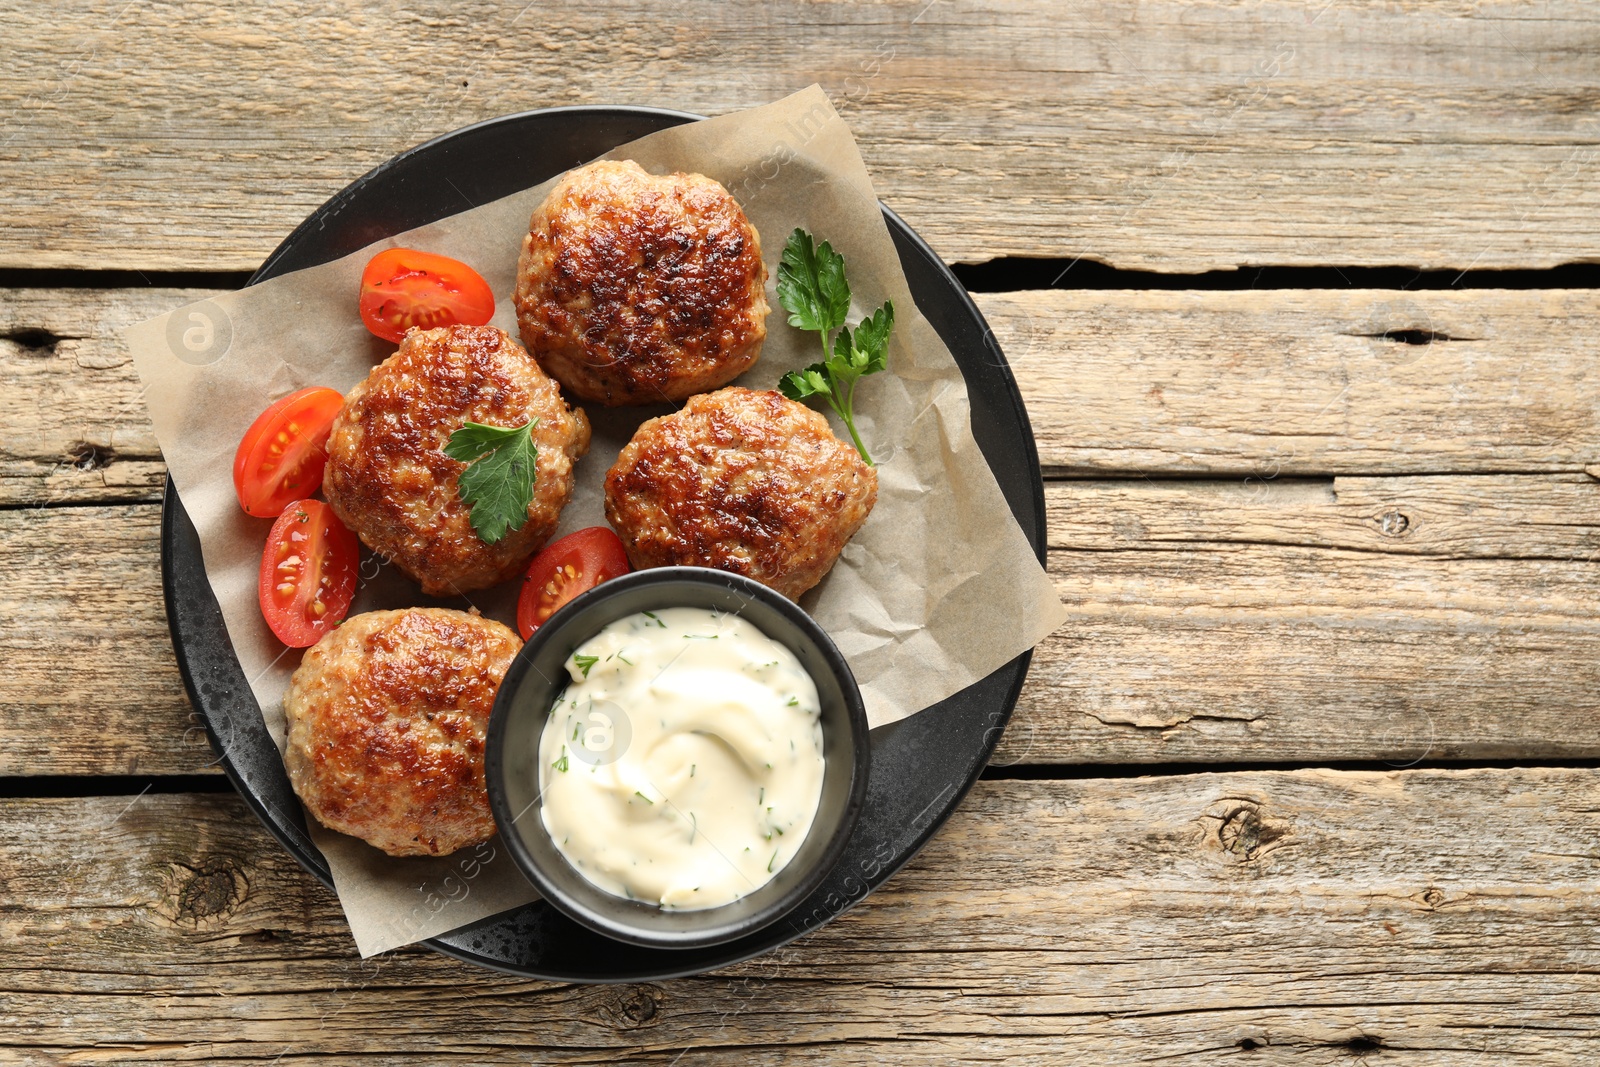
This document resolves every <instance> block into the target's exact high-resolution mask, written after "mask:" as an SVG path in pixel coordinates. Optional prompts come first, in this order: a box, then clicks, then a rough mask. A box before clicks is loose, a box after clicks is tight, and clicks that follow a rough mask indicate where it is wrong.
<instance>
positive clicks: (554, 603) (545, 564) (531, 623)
mask: <svg viewBox="0 0 1600 1067" xmlns="http://www.w3.org/2000/svg"><path fill="white" fill-rule="evenodd" d="M631 569H632V568H630V567H629V566H628V554H627V553H626V552H624V551H623V549H622V542H621V541H619V540H618V539H617V535H616V534H614V533H612V532H611V531H610V530H608V529H606V528H605V527H604V526H590V527H589V528H588V529H585V530H579V531H577V532H576V533H569V534H568V535H567V536H565V537H563V538H562V539H561V540H559V541H557V542H555V543H554V544H550V545H546V546H545V547H544V550H543V551H542V552H540V553H539V554H538V555H537V556H534V557H533V562H532V563H530V564H528V576H527V577H526V578H524V579H523V580H522V595H521V596H520V597H518V598H517V629H518V630H519V631H521V633H522V639H523V640H524V641H526V640H527V639H528V638H530V637H532V636H533V631H535V630H537V629H538V628H539V627H540V626H543V625H544V623H545V620H546V619H548V618H550V616H552V615H554V614H555V613H556V611H557V610H558V609H559V608H561V606H562V605H564V604H565V603H566V602H567V601H569V600H571V599H572V598H573V597H575V596H577V595H578V594H579V593H582V592H586V591H588V590H590V589H593V588H594V587H595V586H597V585H599V584H600V583H601V582H609V581H610V580H611V579H613V578H620V577H622V576H623V575H624V574H627V573H628V571H629V570H631Z"/></svg>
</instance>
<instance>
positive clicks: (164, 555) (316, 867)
mask: <svg viewBox="0 0 1600 1067" xmlns="http://www.w3.org/2000/svg"><path fill="white" fill-rule="evenodd" d="M563 114H564V115H572V116H594V117H597V118H598V117H605V118H614V117H618V116H630V115H633V116H648V117H656V118H672V119H676V120H679V123H682V122H693V121H701V120H703V119H704V118H705V117H706V116H703V115H697V114H694V113H692V112H686V111H678V110H674V109H670V108H658V107H649V106H640V105H615V106H608V105H577V106H565V107H551V108H533V109H528V110H525V111H519V112H514V113H511V114H506V115H500V116H496V117H494V118H490V119H485V120H483V121H481V122H476V123H472V124H470V125H467V126H462V127H459V128H457V129H455V130H451V131H448V132H446V133H443V134H440V135H439V136H437V137H433V138H431V139H429V140H427V141H425V142H422V143H421V144H418V145H416V146H414V147H412V148H409V149H406V150H405V151H403V152H401V153H399V154H397V155H395V156H393V157H391V158H389V159H388V160H385V161H384V162H382V163H379V164H378V165H377V166H375V167H373V168H371V169H369V170H368V171H366V172H365V173H363V174H362V175H361V176H360V177H358V178H356V179H354V180H353V181H351V182H350V183H349V184H348V185H346V186H345V187H344V188H343V189H341V190H340V191H339V192H337V193H335V194H334V195H333V196H332V197H330V198H329V199H328V200H326V201H325V202H324V203H323V204H322V205H321V206H319V207H318V208H317V209H316V210H314V211H312V212H311V214H309V215H308V216H307V217H306V219H305V220H303V221H302V222H301V223H300V224H299V225H298V226H296V227H295V229H294V230H292V231H291V232H290V233H289V235H288V236H287V237H285V238H284V239H283V241H282V242H280V243H279V245H278V247H277V248H275V249H274V250H273V251H272V253H271V254H270V255H269V256H268V257H267V258H266V260H265V261H263V263H262V265H261V266H260V267H259V268H258V269H257V270H256V271H255V272H254V273H253V274H252V275H251V276H250V278H249V280H248V281H247V282H246V283H245V284H246V286H247V287H248V286H250V285H255V284H257V283H258V282H261V281H265V280H268V278H270V277H272V276H273V273H272V272H273V268H274V267H275V266H276V264H277V263H278V262H279V261H280V260H281V259H282V258H283V257H284V256H285V255H287V254H288V252H289V251H290V250H291V249H292V248H293V246H294V245H295V244H296V243H297V241H298V240H299V239H301V238H302V237H303V236H304V235H306V234H307V233H309V232H310V231H311V229H312V228H313V223H317V222H322V221H325V220H326V216H328V215H329V214H330V213H337V211H338V210H339V206H340V204H341V202H342V201H344V200H346V199H349V198H353V197H354V196H355V195H356V193H357V192H358V191H359V190H360V189H361V188H362V187H363V186H365V185H366V184H367V183H368V182H370V181H371V180H373V179H375V178H377V177H378V176H380V175H382V174H383V173H384V172H386V171H388V170H390V169H392V168H394V167H396V166H398V165H399V164H401V163H403V162H405V161H407V160H410V159H411V158H413V157H415V156H417V155H419V154H421V153H423V152H426V151H428V150H430V149H433V148H435V147H437V146H440V145H443V144H445V143H446V142H449V141H452V140H454V139H456V138H458V137H462V136H465V135H469V134H473V133H481V132H484V131H486V130H490V129H492V128H493V127H496V126H500V125H515V124H517V123H519V122H524V121H528V120H529V119H533V118H544V117H550V116H555V115H563ZM679 123H674V124H675V125H676V124H679ZM878 206H879V208H880V210H881V211H882V212H883V215H884V218H885V220H886V223H887V225H888V227H889V229H890V231H891V233H892V234H893V235H894V236H895V238H896V239H897V240H899V241H902V242H904V243H906V244H908V245H910V246H911V247H912V248H913V249H914V250H915V251H917V252H918V253H919V254H921V255H922V256H923V257H924V258H925V259H926V260H927V261H928V263H929V264H930V265H931V266H932V267H933V269H934V270H935V271H936V272H937V273H940V274H942V275H943V276H944V279H945V280H946V281H947V282H949V283H950V290H951V291H950V293H949V294H948V296H949V297H950V298H951V299H953V300H955V301H956V302H957V304H958V305H959V310H960V311H961V312H962V313H963V315H964V316H965V317H967V318H969V319H970V320H971V321H972V322H973V323H974V324H976V325H977V326H978V327H980V328H981V331H982V337H983V338H984V339H985V340H987V341H988V347H989V348H990V349H991V351H992V353H993V355H994V357H995V358H994V359H993V360H992V361H991V362H990V363H989V364H988V366H989V369H990V370H991V371H992V372H996V373H997V374H998V376H999V378H1000V381H999V382H998V383H996V384H999V385H1002V386H1003V387H1004V399H1006V400H1007V401H1009V408H1010V413H1011V414H1012V415H1013V417H1014V418H1015V420H1016V429H1017V430H1018V431H1019V432H1018V437H1019V438H1020V443H1021V445H1022V449H1023V453H1024V455H1023V457H1022V458H1023V462H1024V466H1025V467H1026V473H1027V474H1029V475H1031V477H1030V478H1029V479H1028V480H1029V483H1030V489H1031V492H1030V494H1029V495H1030V496H1031V498H1032V499H1031V503H1032V505H1033V523H1032V529H1031V530H1029V529H1027V528H1026V527H1024V533H1025V534H1027V535H1028V539H1029V541H1030V543H1031V545H1032V547H1033V549H1034V554H1035V557H1036V558H1037V559H1038V560H1039V562H1040V564H1041V565H1043V564H1044V563H1045V560H1046V521H1045V509H1044V482H1043V472H1042V469H1041V467H1040V464H1039V456H1038V445H1037V442H1036V440H1035V438H1034V435H1033V427H1032V422H1031V420H1030V419H1029V418H1028V413H1027V409H1026V407H1025V406H1024V404H1023V400H1022V393H1021V390H1020V388H1019V387H1018V385H1017V381H1016V376H1015V374H1014V373H1013V372H1012V369H1011V365H1010V363H1009V361H1008V360H1006V359H1005V356H1004V354H1003V353H1002V352H1001V350H1000V347H999V344H998V342H997V341H995V340H994V331H993V329H992V328H991V327H990V326H989V324H988V321H987V320H986V319H985V318H984V316H983V313H982V312H981V311H980V310H979V309H978V306H977V304H976V303H975V302H974V301H973V299H972V297H971V294H970V293H968V292H967V290H966V287H965V286H964V285H962V284H961V283H960V281H959V280H958V279H956V277H955V276H954V274H952V273H951V271H950V269H949V267H948V266H947V265H946V264H945V263H944V261H943V260H942V259H941V258H940V257H939V256H938V254H937V253H935V252H934V250H933V249H932V247H931V246H930V245H929V244H928V243H927V242H926V241H925V240H923V238H922V237H921V235H920V234H918V233H917V232H916V231H915V230H914V229H912V228H911V226H909V225H908V224H907V223H906V222H905V220H904V219H902V218H901V217H900V216H899V215H898V214H897V213H896V212H895V211H893V210H892V209H891V208H889V207H888V206H887V205H885V204H884V203H883V202H882V201H881V200H880V201H879V202H878ZM963 376H965V372H964V373H963ZM177 502H178V497H177V489H176V486H175V485H174V483H173V481H172V478H171V476H170V475H169V476H168V477H167V480H166V485H165V490H164V492H163V497H162V521H161V581H162V594H163V601H164V604H165V608H166V616H167V626H168V631H169V633H170V636H171V639H172V645H173V654H174V658H175V659H177V661H178V669H179V674H180V676H181V677H182V679H183V684H184V690H185V692H186V693H187V695H188V697H189V701H190V704H191V706H192V707H193V708H194V709H195V711H196V712H197V713H198V714H199V716H200V718H201V720H202V722H203V724H204V727H205V731H206V737H207V739H208V741H209V742H210V745H211V748H212V751H213V752H214V753H215V754H216V756H217V759H216V760H215V761H214V765H217V766H220V767H221V768H222V770H223V772H224V773H225V774H226V776H227V778H228V780H229V781H230V782H231V783H232V784H233V786H234V789H235V790H236V791H237V792H238V793H239V794H240V795H241V796H242V797H243V798H244V799H245V802H246V804H247V806H248V807H249V808H250V809H251V811H252V812H253V813H254V814H255V815H256V817H257V819H258V820H259V821H260V822H261V823H262V825H263V826H265V827H266V829H267V831H268V832H269V833H270V834H271V835H272V836H273V837H274V838H275V839H277V841H278V842H279V843H280V844H281V845H283V847H284V848H285V849H286V850H287V851H288V852H289V854H290V855H291V856H293V857H294V858H295V860H296V861H297V862H298V863H299V864H300V865H301V866H302V867H304V868H305V869H306V871H307V872H308V873H310V874H311V875H312V876H313V877H315V878H316V879H317V880H318V881H319V882H321V883H322V884H323V885H325V886H327V887H328V888H330V889H332V888H333V876H332V872H331V871H330V870H329V868H328V866H327V863H326V860H325V859H324V857H323V856H322V853H321V851H320V850H319V849H317V847H316V845H315V844H314V843H313V842H311V840H310V839H309V837H300V836H298V835H296V834H292V833H290V832H289V831H288V830H287V829H285V828H284V827H282V826H281V825H280V824H279V823H278V821H277V820H276V819H275V818H273V817H272V813H271V811H270V808H269V806H268V805H267V804H266V803H265V802H264V801H263V800H262V799H261V798H260V797H259V796H258V795H257V794H256V792H255V790H254V789H253V788H252V787H251V786H250V784H249V783H248V782H247V781H245V780H244V778H243V777H242V775H241V773H240V772H239V769H238V768H237V766H236V765H235V764H234V762H233V760H232V759H231V758H230V757H229V756H228V754H227V751H226V749H225V748H224V746H223V744H222V741H221V739H220V738H219V737H218V735H217V732H216V729H215V727H214V726H213V723H212V721H211V717H210V716H209V714H208V713H207V711H206V705H205V703H204V700H203V699H202V695H201V692H200V689H199V686H198V680H197V679H196V678H195V676H194V673H193V669H192V665H191V664H190V662H189V658H188V655H187V654H186V650H185V646H184V644H183V642H182V640H181V638H180V624H179V619H178V611H177V607H176V604H175V601H176V599H177V590H176V579H175V577H174V574H173V566H172V563H173V553H174V550H175V545H176V527H177V517H178V514H179V513H180V512H181V504H179V506H178V507H177V508H174V506H173V505H174V504H175V503H177ZM1013 511H1014V509H1013ZM184 517H185V518H187V515H186V514H184ZM1013 517H1015V515H1013ZM1032 658H1033V650H1032V649H1029V650H1027V651H1025V652H1023V653H1021V654H1020V655H1019V656H1017V657H1015V658H1014V659H1012V660H1011V661H1010V662H1008V663H1006V664H1004V665H1002V666H1001V667H999V668H997V669H996V671H995V672H993V674H999V673H1001V672H1008V673H1010V675H1011V682H1010V684H1009V685H1008V686H1007V688H1006V691H1005V696H1004V700H1003V701H1002V703H1001V706H1000V709H999V711H998V713H997V715H996V716H995V718H994V721H993V726H992V727H991V728H989V729H988V730H986V731H985V733H984V735H983V739H982V740H981V741H980V742H979V744H978V745H977V746H976V751H975V756H977V757H978V758H976V759H975V760H974V761H973V763H972V769H971V771H970V773H968V774H967V775H966V777H965V779H964V780H962V781H960V782H958V783H957V786H956V789H955V790H954V792H953V793H952V795H951V796H950V797H949V799H948V800H946V801H945V802H944V803H943V806H942V808H941V810H940V811H939V812H938V814H937V815H935V816H934V818H933V819H932V820H931V822H930V823H929V825H928V826H927V827H926V829H924V830H923V831H922V832H921V833H919V834H918V835H917V836H916V837H914V838H913V839H912V840H911V841H910V843H909V844H907V845H905V846H903V847H902V848H901V850H900V854H899V855H898V856H896V857H895V858H894V860H893V861H891V862H889V863H887V864H885V865H884V866H883V867H882V868H881V869H880V870H879V871H878V873H877V874H875V875H873V876H872V877H871V879H870V883H871V884H870V885H869V886H868V887H867V888H866V890H865V892H863V893H861V894H860V895H859V896H857V897H855V898H854V899H853V900H850V901H848V902H847V903H846V904H845V905H844V906H843V907H841V908H839V909H838V910H837V911H834V912H832V914H830V915H829V916H828V917H827V919H826V920H824V922H825V923H826V922H832V921H834V920H835V919H837V918H838V917H839V916H840V915H843V914H844V913H845V912H847V911H849V910H850V909H851V908H853V907H855V906H856V905H857V904H859V903H860V902H861V901H862V900H864V899H866V897H867V896H869V895H870V894H871V892H872V891H873V890H875V889H876V888H877V887H879V886H881V885H882V884H883V883H884V882H885V881H887V880H888V879H889V878H891V877H893V876H894V874H895V873H896V872H898V871H899V870H900V869H901V868H903V867H904V866H905V865H906V864H907V863H909V862H910V861H911V860H912V859H914V858H915V857H916V855H917V854H918V853H919V852H920V851H921V850H922V849H923V848H924V847H925V846H926V845H927V843H928V842H929V841H930V840H931V839H932V838H933V836H934V835H935V834H936V833H938V832H939V830H941V829H942V828H943V827H944V824H945V823H946V822H947V821H948V820H949V818H950V816H951V814H953V813H954V811H955V809H956V808H957V807H959V806H960V804H961V802H962V800H964V799H965V798H966V796H967V795H968V794H969V793H970V792H971V791H972V787H973V786H974V785H975V784H976V783H977V781H978V779H979V778H980V777H981V775H982V773H983V769H984V768H985V767H986V766H987V765H988V759H989V757H990V756H991V755H992V754H993V752H994V749H995V746H996V745H997V744H998V743H999V739H1000V736H1001V734H1002V733H1003V731H1004V728H1005V727H1006V726H1007V725H1008V724H1009V723H1010V721H1011V717H1012V714H1013V712H1014V711H1015V709H1016V704H1017V700H1018V698H1019V696H1020V695H1021V692H1022V687H1023V684H1024V683H1025V682H1026V679H1027V673H1028V668H1029V666H1030V664H1031V662H1032ZM993 674H991V675H990V677H992V676H993ZM506 914H510V913H502V914H500V915H494V916H488V917H485V918H484V919H481V920H479V921H478V922H475V923H472V924H469V925H467V926H464V927H460V928H458V929H456V930H453V931H450V932H449V933H446V934H441V935H437V936H435V937H431V938H427V939H425V940H423V941H420V942H417V943H418V944H422V945H426V946H427V947H429V948H431V949H433V950H434V951H436V952H439V953H441V954H443V955H446V956H450V957H453V958H455V959H459V960H461V961H463V962H466V963H471V964H474V965H476V966H479V967H484V968H486V969H489V970H492V971H498V972H501V973H504V974H510V975H515V976H517V977H522V978H530V977H531V978H536V979H544V980H551V981H579V982H585V983H594V984H614V983H625V982H637V981H654V980H666V979H671V978H681V977H690V976H693V975H698V974H704V973H706V972H707V971H708V970H714V969H717V968H720V967H726V966H731V965H733V964H737V963H741V962H744V961H746V960H749V959H753V958H755V957H757V956H761V955H764V954H766V953H768V952H772V951H775V950H777V949H779V948H782V947H783V946H785V945H787V944H789V943H791V942H792V941H793V940H795V939H797V938H798V937H801V936H804V935H805V934H807V933H810V932H812V931H814V930H815V929H816V928H817V927H815V926H811V927H807V928H805V929H803V930H801V931H800V932H798V933H796V934H795V935H794V936H793V937H789V938H785V939H784V940H781V941H778V942H776V943H774V944H770V945H763V946H759V947H754V948H751V949H749V950H748V951H743V952H734V953H730V954H728V955H727V956H725V957H719V958H717V959H715V960H713V961H710V962H707V961H706V960H705V959H704V958H703V957H698V956H697V958H696V960H695V962H694V963H692V964H689V963H687V962H686V964H685V965H684V966H683V967H670V966H669V967H662V968H658V969H653V970H651V971H649V972H648V973H630V974H614V973H585V972H580V971H570V970H569V971H561V972H556V971H543V970H535V969H533V968H529V967H519V966H516V965H513V964H509V963H506V962H504V961H502V960H500V959H498V958H495V957H492V956H488V955H486V954H483V953H479V952H475V951H473V950H472V949H470V948H465V947H463V946H461V945H459V944H454V943H452V942H451V941H449V940H446V939H447V938H456V937H460V936H463V935H466V934H469V933H471V932H472V931H474V930H476V929H479V928H482V927H485V926H488V925H491V924H493V923H495V922H497V921H499V920H501V919H503V918H504V917H505V915H506ZM819 925H820V924H819ZM735 944H737V943H736V942H735ZM669 958H670V957H669Z"/></svg>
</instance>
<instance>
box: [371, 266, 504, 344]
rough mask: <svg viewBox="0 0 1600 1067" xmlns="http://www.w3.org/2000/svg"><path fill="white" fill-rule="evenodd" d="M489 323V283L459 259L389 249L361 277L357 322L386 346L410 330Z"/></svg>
mask: <svg viewBox="0 0 1600 1067" xmlns="http://www.w3.org/2000/svg"><path fill="white" fill-rule="evenodd" d="M492 318H494V293H493V292H491V291H490V289H489V283H488V282H486V281H484V280H483V276H482V275H480V274H479V273H478V272H477V271H475V270H473V269H472V268H471V267H469V266H467V265H466V264H465V263H462V262H460V261H459V260H454V259H450V258H449V257H447V256H436V255H434V254H433V253H432V252H418V251H417V250H415V249H412V248H390V249H386V250H385V251H382V252H379V253H378V254H377V255H375V256H373V257H372V259H371V260H370V261H368V263H367V269H366V270H364V271H362V272H361V321H362V322H364V323H366V324H367V329H369V330H371V331H372V332H373V333H375V334H377V335H378V336H379V337H381V338H383V339H384V340H385V341H395V342H398V341H400V340H401V339H402V338H404V337H405V335H406V331H407V330H409V329H411V327H413V326H418V327H421V328H422V329H424V330H431V329H433V328H434V327H436V326H451V325H454V324H456V323H460V324H462V325H466V326H482V325H483V324H484V323H486V322H488V321H489V320H490V319H492Z"/></svg>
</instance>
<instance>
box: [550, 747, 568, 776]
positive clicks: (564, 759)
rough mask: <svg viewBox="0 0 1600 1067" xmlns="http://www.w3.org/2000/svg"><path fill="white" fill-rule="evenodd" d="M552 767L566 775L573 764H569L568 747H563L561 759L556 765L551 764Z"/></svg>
mask: <svg viewBox="0 0 1600 1067" xmlns="http://www.w3.org/2000/svg"><path fill="white" fill-rule="evenodd" d="M550 766H552V767H554V768H555V769H556V770H558V771H560V772H561V773H562V774H565V773H566V772H567V768H568V767H569V766H571V764H569V763H568V762H567V746H566V745H562V746H561V758H560V759H558V760H556V761H555V762H554V763H552V764H550Z"/></svg>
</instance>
